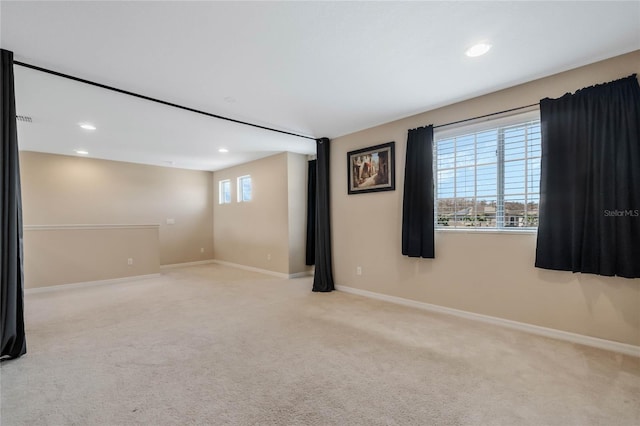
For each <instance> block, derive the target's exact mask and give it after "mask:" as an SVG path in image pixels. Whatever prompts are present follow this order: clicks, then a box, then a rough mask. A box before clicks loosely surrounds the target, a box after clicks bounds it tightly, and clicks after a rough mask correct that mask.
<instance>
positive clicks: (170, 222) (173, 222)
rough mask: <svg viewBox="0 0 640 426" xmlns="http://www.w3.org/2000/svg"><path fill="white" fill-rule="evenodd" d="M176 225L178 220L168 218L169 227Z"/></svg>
mask: <svg viewBox="0 0 640 426" xmlns="http://www.w3.org/2000/svg"><path fill="white" fill-rule="evenodd" d="M175 224H176V220H175V219H173V218H171V217H170V218H168V219H167V225H175Z"/></svg>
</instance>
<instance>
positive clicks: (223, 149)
mask: <svg viewBox="0 0 640 426" xmlns="http://www.w3.org/2000/svg"><path fill="white" fill-rule="evenodd" d="M218 152H229V150H228V149H227V148H220V149H219V150H218Z"/></svg>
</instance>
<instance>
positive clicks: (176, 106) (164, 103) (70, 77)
mask: <svg viewBox="0 0 640 426" xmlns="http://www.w3.org/2000/svg"><path fill="white" fill-rule="evenodd" d="M13 63H14V64H15V65H20V66H22V67H25V68H31V69H32V70H36V71H40V72H44V73H47V74H52V75H55V76H58V77H63V78H67V79H69V80H73V81H78V82H80V83H85V84H89V85H91V86H96V87H100V88H102V89H107V90H112V91H114V92H118V93H122V94H125V95H129V96H134V97H136V98H140V99H144V100H146V101H151V102H156V103H159V104H162V105H167V106H170V107H174V108H179V109H182V110H185V111H189V112H195V113H196V114H202V115H206V116H207V117H213V118H217V119H220V120H226V121H231V122H233V123H238V124H244V125H246V126H251V127H257V128H258V129H263V130H270V131H272V132H278V133H283V134H285V135H291V136H297V137H299V138H305V139H311V140H316V138H314V137H311V136H305V135H300V134H298V133H292V132H287V131H284V130H278V129H273V128H271V127H266V126H261V125H259V124H254V123H249V122H247V121H241V120H236V119H235V118H229V117H224V116H222V115H217V114H212V113H210V112H206V111H201V110H199V109H195V108H189V107H186V106H183V105H178V104H174V103H172V102H167V101H163V100H161V99H156V98H152V97H150V96H145V95H141V94H139V93H134V92H129V91H128V90H123V89H118V88H117V87H113V86H107V85H106V84H101V83H96V82H95V81H91V80H85V79H84V78H79V77H74V76H72V75H69V74H64V73H61V72H58V71H53V70H50V69H47V68H42V67H38V66H36V65H31V64H27V63H24V62H20V61H13Z"/></svg>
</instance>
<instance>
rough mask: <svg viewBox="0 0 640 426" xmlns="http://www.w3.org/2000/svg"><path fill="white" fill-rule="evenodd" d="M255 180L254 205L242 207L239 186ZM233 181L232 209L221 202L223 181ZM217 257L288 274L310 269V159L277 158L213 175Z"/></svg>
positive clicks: (296, 155)
mask: <svg viewBox="0 0 640 426" xmlns="http://www.w3.org/2000/svg"><path fill="white" fill-rule="evenodd" d="M244 175H251V180H252V184H253V194H252V197H253V198H252V200H251V201H250V202H246V203H238V202H237V198H236V191H237V181H236V179H237V178H238V177H240V176H244ZM225 179H230V180H231V191H232V197H231V198H232V202H231V204H219V203H218V190H219V185H218V182H220V181H221V180H225ZM213 181H214V192H215V195H214V198H215V204H214V213H213V223H214V226H213V229H214V234H215V239H214V257H215V259H216V260H220V261H224V262H230V263H235V264H238V265H244V266H250V267H253V268H259V269H265V270H268V271H273V272H278V273H282V274H293V273H298V272H303V271H304V270H306V267H305V266H304V253H302V256H303V257H302V259H300V254H299V251H300V247H303V245H304V238H305V237H306V236H305V235H304V232H305V228H304V226H305V223H306V222H305V220H306V219H305V214H306V213H305V212H306V205H304V204H305V203H306V190H305V189H304V188H306V159H305V157H304V156H302V155H299V154H292V153H282V154H277V155H272V156H270V157H267V158H263V159H260V160H256V161H252V162H249V163H246V164H242V165H239V166H235V167H231V168H228V169H225V170H220V171H216V172H214V174H213Z"/></svg>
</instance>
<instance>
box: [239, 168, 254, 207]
mask: <svg viewBox="0 0 640 426" xmlns="http://www.w3.org/2000/svg"><path fill="white" fill-rule="evenodd" d="M246 201H251V176H249V175H246V176H240V177H239V178H238V202H239V203H242V202H246Z"/></svg>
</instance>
